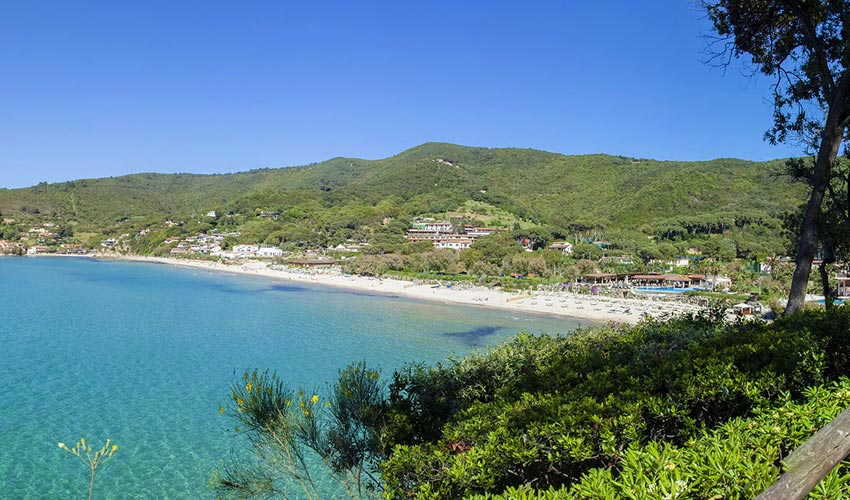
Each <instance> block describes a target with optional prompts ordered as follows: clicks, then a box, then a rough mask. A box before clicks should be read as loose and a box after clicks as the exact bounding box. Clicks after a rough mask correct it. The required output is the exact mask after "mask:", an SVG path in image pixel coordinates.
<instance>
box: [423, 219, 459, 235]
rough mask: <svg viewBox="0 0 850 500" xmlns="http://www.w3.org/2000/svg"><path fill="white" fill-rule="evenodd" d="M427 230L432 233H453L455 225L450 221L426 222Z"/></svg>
mask: <svg viewBox="0 0 850 500" xmlns="http://www.w3.org/2000/svg"><path fill="white" fill-rule="evenodd" d="M425 231H429V232H432V233H452V232H454V227H453V226H452V223H451V222H448V221H437V222H426V223H425Z"/></svg>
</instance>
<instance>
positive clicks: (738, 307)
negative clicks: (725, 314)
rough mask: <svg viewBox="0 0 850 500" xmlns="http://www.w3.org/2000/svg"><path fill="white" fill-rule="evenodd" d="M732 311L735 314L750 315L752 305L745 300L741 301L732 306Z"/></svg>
mask: <svg viewBox="0 0 850 500" xmlns="http://www.w3.org/2000/svg"><path fill="white" fill-rule="evenodd" d="M732 313H733V314H734V315H735V316H752V314H753V306H751V305H750V304H747V303H745V302H741V303H740V304H735V305H734V306H732Z"/></svg>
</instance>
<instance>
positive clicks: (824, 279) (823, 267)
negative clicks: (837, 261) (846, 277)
mask: <svg viewBox="0 0 850 500" xmlns="http://www.w3.org/2000/svg"><path fill="white" fill-rule="evenodd" d="M830 264H832V262H831V260H828V259H824V260H823V262H821V264H820V266H818V271H820V284H821V288H822V289H823V305H824V307H825V308H826V310H827V311H829V310H830V309H832V293H831V292H832V290H831V289H830V286H829V265H830Z"/></svg>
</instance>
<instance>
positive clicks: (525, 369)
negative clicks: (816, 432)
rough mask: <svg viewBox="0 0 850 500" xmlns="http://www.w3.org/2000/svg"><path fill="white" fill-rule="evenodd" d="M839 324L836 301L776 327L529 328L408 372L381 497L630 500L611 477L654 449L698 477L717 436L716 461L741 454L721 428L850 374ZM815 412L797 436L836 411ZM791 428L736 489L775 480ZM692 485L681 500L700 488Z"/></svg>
mask: <svg viewBox="0 0 850 500" xmlns="http://www.w3.org/2000/svg"><path fill="white" fill-rule="evenodd" d="M848 325H850V315H849V314H848V311H847V310H845V309H843V308H842V309H839V310H837V311H835V312H833V313H830V314H827V313H823V312H820V313H807V314H805V315H801V316H796V317H794V318H792V319H790V320H783V321H779V322H777V323H775V324H773V325H764V324H757V323H753V324H742V323H741V324H735V325H726V324H725V323H723V322H722V321H721V320H720V319H719V318H711V317H693V318H684V319H676V320H672V321H669V322H653V321H650V322H644V323H642V324H640V325H638V326H635V327H625V326H623V327H608V328H600V329H594V330H587V331H582V332H579V333H577V334H575V335H573V336H570V337H563V338H550V337H532V336H528V335H524V336H520V337H518V338H517V339H515V340H514V341H513V342H511V343H510V344H507V345H505V346H502V347H499V348H497V349H495V350H493V351H491V352H490V353H488V354H484V355H478V356H472V357H470V358H467V359H464V360H460V361H458V362H456V363H453V364H451V365H448V366H439V367H436V368H425V367H410V368H408V369H407V370H405V371H402V372H400V373H397V374H396V377H395V380H394V382H393V384H392V385H391V396H390V398H391V406H390V408H391V409H390V412H389V413H390V415H391V418H390V420H389V424H388V428H387V429H386V431H385V432H386V433H387V435H388V436H390V439H389V441H390V442H392V443H396V446H395V447H394V448H393V449H392V450H391V452H390V453H388V458H387V460H386V461H385V462H384V464H383V478H384V481H385V483H386V485H385V487H386V491H385V496H386V497H387V498H402V497H404V498H409V497H415V498H441V499H443V498H462V497H466V496H470V495H475V494H484V493H498V492H502V491H505V490H506V489H509V488H512V487H514V488H516V487H533V488H535V489H538V490H547V489H549V488H553V489H555V490H557V489H560V488H568V487H574V488H577V489H574V490H572V491H573V494H575V495H578V496H579V497H581V496H589V497H596V496H600V497H601V498H605V495H603V494H602V493H603V492H605V491H609V490H610V491H609V492H619V493H617V494H618V495H625V493H624V491H625V490H623V489H622V487H619V488H620V489H619V490H618V489H617V488H618V487H617V486H616V485H618V484H624V483H623V481H626V480H627V479H628V477H629V476H628V475H627V474H626V471H628V470H638V469H640V468H636V466H635V464H640V463H645V462H646V463H649V462H651V460H649V462H647V460H648V459H647V457H651V456H652V455H653V454H665V456H667V455H670V456H673V455H671V454H674V455H675V456H676V457H678V458H677V461H672V462H671V463H674V464H678V463H680V462H681V463H682V464H684V463H691V462H693V464H694V465H693V468H692V469H690V470H691V471H692V472H690V474H694V476H693V477H689V479H677V480H680V481H685V482H686V483H687V484H689V485H694V484H703V483H701V482H700V481H702V482H705V483H706V484H707V482H710V479H708V478H709V476H706V475H705V474H703V472H701V471H702V469H700V468H699V467H700V466H699V462H698V461H696V455H700V456H702V455H703V454H705V450H702V449H701V448H699V447H697V448H693V449H694V450H697V451H694V455H693V456H691V455H688V452H687V450H688V449H691V448H692V447H693V446H697V445H695V444H694V443H700V442H702V441H700V440H710V439H711V438H710V436H711V435H712V434H711V433H712V432H715V433H717V434H715V436H716V438H714V439H716V445H717V446H721V444H722V443H726V444H723V446H731V447H733V448H732V449H731V450H729V451H727V452H720V451H718V452H717V456H720V455H724V454H728V455H729V456H731V457H735V456H736V455H735V454H736V453H737V452H738V451H741V450H738V451H736V449H735V448H734V447H735V446H737V445H735V442H736V441H734V440H733V439H732V438H733V437H736V438H737V437H740V436H741V435H742V434H741V433H740V432H739V430H740V429H734V430H733V427H729V426H735V425H743V424H741V422H743V421H744V420H741V419H752V418H767V417H760V416H763V415H773V413H772V412H773V411H774V410H776V409H777V408H782V407H783V405H787V404H801V402H803V401H805V400H806V395H812V394H813V393H812V391H815V389H810V388H814V387H818V386H821V385H823V384H824V383H828V382H829V381H834V380H837V379H838V378H839V377H840V376H841V375H842V374H848V373H850V372H848V359H850V356H848V353H850V342H848V339H850V335H848V332H849V331H850V329H848ZM839 392H840V391H839ZM822 403H823V400H822V399H816V401H815V402H814V403H812V404H813V405H814V408H817V407H818V405H821V404H822ZM824 408H827V407H826V406H825V407H824ZM818 415H819V417H818V419H817V422H818V423H817V424H812V425H810V426H806V429H807V430H806V433H805V435H801V436H799V437H800V439H803V440H804V439H805V437H807V436H808V435H810V434H811V433H812V432H813V431H812V430H811V429H810V428H811V427H813V426H814V427H816V426H818V425H820V424H822V423H823V422H825V421H826V420H828V419H829V418H831V417H832V416H834V415H832V414H831V413H830V412H829V411H824V413H823V414H818ZM810 420H811V419H810ZM759 422H761V421H759ZM750 423H751V422H750V421H748V423H747V424H746V425H750ZM790 423H791V422H789V424H790ZM765 425H766V424H765ZM777 425H778V424H777ZM727 427H728V429H729V430H728V431H726V433H725V434H724V431H723V429H726V428H727ZM770 427H773V426H770ZM755 428H761V427H760V426H758V425H756V427H755ZM786 431H788V432H790V430H789V429H788V428H787V427H786V426H782V425H779V431H778V432H777V433H775V434H776V436H775V438H776V443H778V444H777V446H780V445H782V446H781V447H780V448H777V450H779V453H773V451H775V450H773V451H772V449H767V450H766V451H765V455H764V456H763V457H761V458H756V459H754V460H755V462H754V465H753V467H755V468H756V470H755V471H754V472H752V474H750V476H746V477H744V476H742V477H741V478H740V479H741V481H740V483H738V486H735V488H737V489H735V490H734V491H736V492H737V493H736V494H731V493H730V494H731V495H732V496H733V497H734V496H741V497H747V496H752V495H750V492H751V490H752V491H755V490H758V489H760V488H763V486H765V484H767V483H769V482H772V481H773V480H774V479H775V478H776V477H777V475H778V469H777V468H776V466H775V463H776V461H777V460H778V459H779V458H781V457H782V456H784V455H783V453H786V452H787V451H788V450H787V449H786V447H787V446H790V444H788V443H796V442H797V441H795V440H794V439H796V438H795V437H794V436H793V435H791V434H788V433H787V432H786ZM727 438H728V439H727ZM727 441H728V442H727ZM708 443H709V441H706V444H705V446H709V444H708ZM783 443H785V444H783ZM745 445H746V446H745ZM741 446H745V448H746V447H747V446H751V445H750V444H746V443H742V444H741ZM752 446H755V445H752ZM748 450H749V448H746V450H744V451H742V452H743V453H744V454H745V455H744V456H752V452H751V451H748ZM647 454H648V455H647ZM706 456H710V454H709V455H706ZM755 464H758V465H755ZM677 469H678V470H679V471H682V470H688V469H686V468H685V467H684V466H682V465H677ZM592 471H593V472H592ZM646 472H647V471H643V470H641V472H640V474H644V473H646ZM602 484H609V486H610V488H609V490H606V489H605V488H603V487H602V486H599V485H602ZM647 484H651V483H647ZM582 485H583V486H582ZM593 485H596V486H593ZM643 486H646V487H648V486H647V485H643ZM581 488H585V489H581ZM588 488H591V489H588ZM592 488H595V489H592ZM635 488H637V489H636V490H635V492H636V493H635V494H638V493H639V494H640V495H644V497H645V495H647V494H648V493H649V491H648V490H646V489H645V488H644V489H641V488H642V487H641V486H640V485H636V486H635ZM688 488H689V489H687V491H688V492H689V493H688V495H689V496H690V495H691V493H690V492H693V491H696V489H694V488H692V487H691V486H688ZM683 491H685V490H683ZM606 494H607V493H606ZM612 494H613V493H612ZM682 494H684V493H682ZM664 496H665V495H660V496H659V498H661V497H664ZM626 497H627V496H626ZM709 497H710V496H709ZM511 498H513V497H511Z"/></svg>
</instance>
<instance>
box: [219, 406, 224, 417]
mask: <svg viewBox="0 0 850 500" xmlns="http://www.w3.org/2000/svg"><path fill="white" fill-rule="evenodd" d="M218 412H219V413H221V414H222V415H224V407H223V406H219V407H218Z"/></svg>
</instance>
